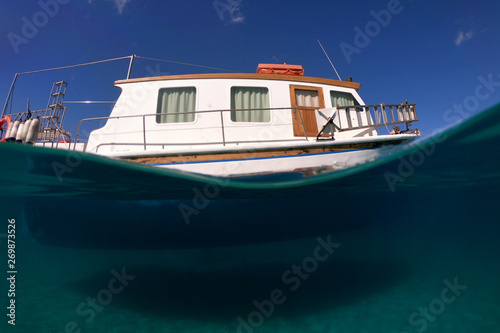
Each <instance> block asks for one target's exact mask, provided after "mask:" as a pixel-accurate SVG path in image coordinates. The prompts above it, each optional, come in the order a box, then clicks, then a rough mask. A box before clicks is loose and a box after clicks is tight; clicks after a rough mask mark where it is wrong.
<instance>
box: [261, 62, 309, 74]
mask: <svg viewBox="0 0 500 333" xmlns="http://www.w3.org/2000/svg"><path fill="white" fill-rule="evenodd" d="M257 73H259V74H279V75H296V76H304V68H303V67H302V66H300V65H288V64H259V67H257Z"/></svg>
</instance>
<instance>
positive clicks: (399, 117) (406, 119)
mask: <svg viewBox="0 0 500 333" xmlns="http://www.w3.org/2000/svg"><path fill="white" fill-rule="evenodd" d="M341 111H344V117H342V114H341ZM343 118H344V119H343ZM336 119H337V121H336ZM414 121H418V117H417V112H416V109H415V104H414V103H411V104H409V103H408V102H406V101H405V102H403V103H402V104H385V103H381V104H379V105H349V106H337V110H336V112H335V113H334V114H333V115H332V116H331V117H330V118H328V119H327V122H326V123H325V124H324V126H323V128H322V130H321V131H320V132H319V133H318V136H317V137H320V136H321V135H322V134H323V133H324V132H325V130H326V128H328V126H329V125H330V124H331V125H332V126H334V127H335V128H336V129H337V131H339V132H343V131H349V130H354V129H367V128H373V129H376V128H377V127H381V126H390V125H397V124H406V131H412V130H410V129H409V126H411V124H412V122H414ZM417 131H418V130H417ZM403 132H404V131H403ZM332 133H333V131H332ZM398 133H400V132H398ZM332 135H333V134H332Z"/></svg>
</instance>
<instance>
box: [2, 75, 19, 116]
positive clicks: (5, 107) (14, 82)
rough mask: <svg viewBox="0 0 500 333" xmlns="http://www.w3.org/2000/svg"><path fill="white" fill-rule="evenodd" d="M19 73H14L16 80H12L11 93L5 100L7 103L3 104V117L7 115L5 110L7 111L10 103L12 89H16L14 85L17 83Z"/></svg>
mask: <svg viewBox="0 0 500 333" xmlns="http://www.w3.org/2000/svg"><path fill="white" fill-rule="evenodd" d="M18 76H19V74H18V73H16V75H14V80H12V84H11V85H10V90H9V94H8V95H7V100H6V101H5V105H4V106H3V111H2V117H3V116H4V115H5V111H7V105H9V100H10V96H11V95H12V91H13V90H14V85H15V84H16V80H17V77H18Z"/></svg>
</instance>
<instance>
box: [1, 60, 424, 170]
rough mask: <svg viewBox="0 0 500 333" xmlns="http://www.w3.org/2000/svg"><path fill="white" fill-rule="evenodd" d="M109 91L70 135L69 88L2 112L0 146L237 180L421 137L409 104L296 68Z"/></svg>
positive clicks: (373, 154) (334, 164) (128, 83)
mask: <svg viewBox="0 0 500 333" xmlns="http://www.w3.org/2000/svg"><path fill="white" fill-rule="evenodd" d="M131 60H132V61H133V58H132V59H131ZM132 61H131V66H132ZM129 72H130V71H129ZM115 86H116V87H118V88H120V89H121V91H122V92H121V95H120V96H119V98H118V100H117V101H116V104H115V106H114V108H113V109H112V111H111V113H110V114H109V116H106V117H98V118H88V119H81V120H80V121H79V123H78V127H77V132H76V133H74V134H72V133H70V132H69V131H66V130H64V129H63V123H64V119H65V117H66V110H67V106H66V105H65V104H64V96H65V93H66V88H67V83H66V82H65V81H60V82H56V83H54V84H53V88H52V91H51V93H50V96H49V103H48V105H47V108H46V109H44V110H38V111H31V110H29V109H28V110H26V111H25V112H21V113H10V114H9V113H8V112H6V107H5V108H4V110H3V113H2V117H1V124H2V125H3V129H4V133H2V137H1V140H2V141H6V143H5V144H7V143H8V142H18V143H19V142H23V143H25V144H30V145H34V146H36V147H46V148H56V149H66V150H71V151H80V152H84V153H89V154H97V155H100V156H104V157H107V158H112V159H117V160H123V161H128V162H133V163H139V164H144V165H147V166H151V167H159V168H167V169H175V170H180V171H183V172H189V173H197V174H205V175H211V176H218V177H241V176H248V175H256V174H257V175H258V174H272V173H277V172H290V171H294V170H310V169H317V168H323V169H326V170H330V171H335V170H341V169H346V168H350V167H353V166H356V165H360V164H363V163H365V162H367V161H370V160H374V159H376V158H377V157H378V156H379V148H383V147H387V146H394V145H400V144H404V143H408V142H410V141H412V140H414V139H416V138H417V137H419V136H420V132H419V131H418V129H411V128H410V127H411V126H412V124H413V123H414V122H416V121H418V118H417V113H416V108H415V104H414V103H408V102H407V101H404V102H402V103H398V104H384V103H381V104H376V105H369V104H366V103H365V102H364V101H363V100H362V99H361V97H360V95H359V94H358V90H359V89H360V86H361V85H360V84H359V83H356V82H353V81H352V79H351V78H348V79H347V80H345V81H342V80H340V79H339V80H334V79H327V78H317V77H308V76H305V75H304V68H303V66H301V65H289V64H286V63H285V64H259V65H258V67H257V70H256V72H255V73H215V74H187V75H170V76H156V77H144V78H130V77H129V76H127V79H124V80H118V81H116V82H115ZM9 97H10V95H9ZM7 104H8V101H7V102H6V106H7ZM102 124H104V125H102ZM401 127H403V129H401Z"/></svg>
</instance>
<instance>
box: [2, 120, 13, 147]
mask: <svg viewBox="0 0 500 333" xmlns="http://www.w3.org/2000/svg"><path fill="white" fill-rule="evenodd" d="M11 122H12V118H11V117H10V116H5V117H3V118H2V119H0V128H2V126H3V125H4V124H7V128H6V129H5V134H4V135H3V138H1V139H0V142H4V141H5V138H6V137H7V131H8V130H9V127H10V123H11Z"/></svg>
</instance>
